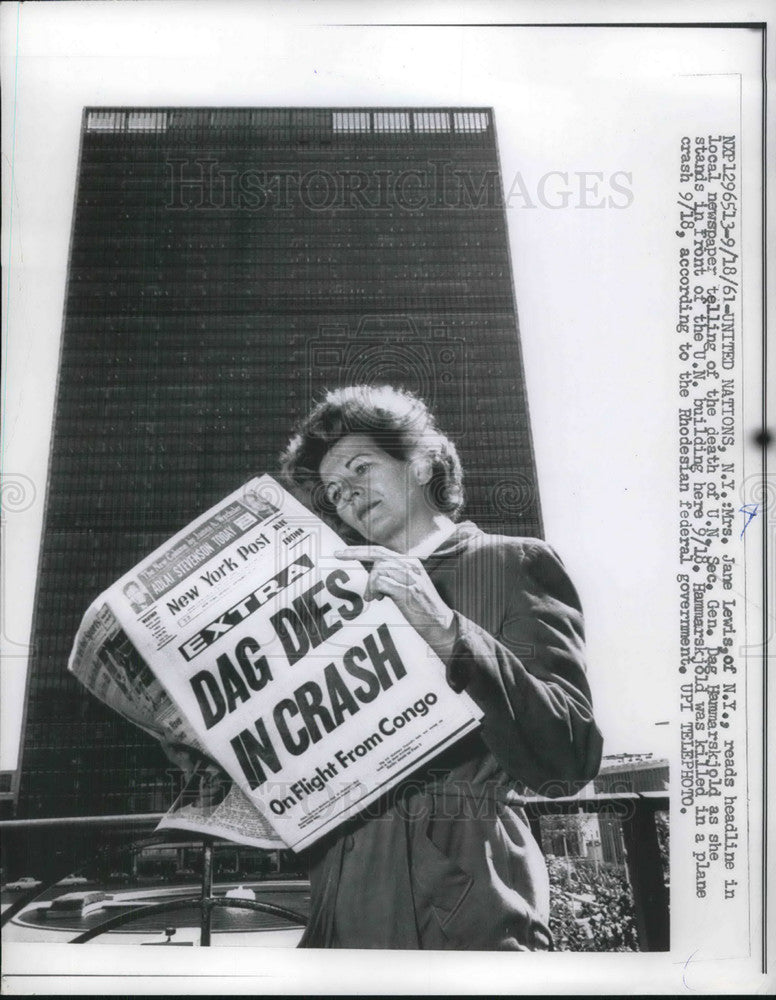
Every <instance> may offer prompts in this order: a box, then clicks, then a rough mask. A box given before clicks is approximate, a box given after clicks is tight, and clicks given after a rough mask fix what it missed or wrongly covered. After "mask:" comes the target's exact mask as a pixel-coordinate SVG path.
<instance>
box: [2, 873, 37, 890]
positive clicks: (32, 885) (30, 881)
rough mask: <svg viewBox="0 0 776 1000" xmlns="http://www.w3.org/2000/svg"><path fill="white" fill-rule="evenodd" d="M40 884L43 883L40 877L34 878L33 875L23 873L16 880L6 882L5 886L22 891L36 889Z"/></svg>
mask: <svg viewBox="0 0 776 1000" xmlns="http://www.w3.org/2000/svg"><path fill="white" fill-rule="evenodd" d="M39 885H43V883H42V882H41V880H40V879H39V878H33V877H32V875H22V877H21V878H17V879H16V880H15V881H14V882H6V884H5V888H6V889H11V890H13V891H14V892H16V891H19V892H21V891H22V890H23V889H36V888H37V887H38V886H39Z"/></svg>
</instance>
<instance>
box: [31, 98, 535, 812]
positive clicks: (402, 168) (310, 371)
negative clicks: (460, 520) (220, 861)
mask: <svg viewBox="0 0 776 1000" xmlns="http://www.w3.org/2000/svg"><path fill="white" fill-rule="evenodd" d="M354 382H372V383H377V382H389V383H391V384H401V385H405V386H406V387H408V388H411V389H414V390H416V391H418V392H420V393H421V394H422V395H423V396H424V397H425V398H426V399H427V401H428V402H429V403H430V404H431V406H432V408H433V409H434V411H435V412H436V413H437V415H438V417H439V421H440V424H441V426H442V427H443V428H444V429H445V430H446V431H447V432H448V433H449V434H450V436H451V437H452V438H453V439H454V440H455V441H456V443H457V445H458V447H459V450H460V453H461V457H462V460H463V464H464V468H465V470H466V485H467V493H468V505H467V509H466V514H467V516H469V517H471V518H472V519H473V520H475V521H477V522H479V523H480V524H481V525H482V526H483V527H485V528H487V529H489V530H496V531H501V532H504V533H508V534H528V535H531V534H534V535H538V534H540V532H541V526H540V519H539V509H538V500H537V494H536V490H535V488H534V486H535V472H534V463H533V457H532V450H531V441H530V433H529V426H528V415H527V409H526V398H525V391H524V387H523V374H522V365H521V359H520V349H519V343H518V331H517V320H516V312H515V303H514V296H513V287H512V275H511V268H510V260H509V250H508V239H507V231H506V218H505V213H504V207H503V200H502V194H501V179H500V173H499V164H498V154H497V145H496V134H495V128H494V122H493V116H492V113H491V112H490V111H489V110H487V109H452V108H451V109H441V108H434V109H414V108H409V109H408V108H396V109H389V108H380V109H362V108H359V109H341V108H338V109H321V108H316V109H309V108H308V109H288V108H278V109H270V108H262V109H225V110H214V109H205V108H203V109H196V108H186V109H174V108H169V109H159V108H154V109H125V108H124V109H122V108H116V109H104V108H101V109H86V111H85V112H84V117H83V126H82V137H81V154H80V168H79V174H78V188H77V193H76V199H75V214H74V221H73V229H72V245H71V256H70V270H69V278H68V284H67V295H66V303H65V324H64V334H63V344H62V354H61V364H60V373H59V387H58V395H57V401H56V413H55V424H54V431H53V441H52V448H51V460H50V476H49V483H48V497H47V505H46V512H45V524H44V534H43V541H42V550H41V557H40V568H39V581H38V590H37V597H36V608H35V615H34V626H33V627H34V635H33V643H34V652H33V655H32V658H31V663H30V672H29V681H28V694H27V703H26V720H25V727H24V734H23V753H22V755H21V761H20V766H21V778H20V794H19V799H18V805H17V815H18V816H19V817H40V816H63V817H64V816H84V815H106V814H116V813H137V812H147V811H154V810H163V809H165V808H166V807H167V806H168V805H169V803H170V801H171V796H172V792H173V790H174V785H175V778H174V775H172V774H170V773H167V770H168V765H167V764H166V761H165V759H164V757H163V755H162V753H161V751H160V750H159V748H158V746H157V745H156V744H155V743H154V742H153V741H152V740H151V739H150V738H148V737H146V735H145V734H144V733H142V732H141V731H140V730H139V729H137V728H135V727H133V726H131V725H129V724H127V723H125V722H123V721H122V720H121V719H120V718H119V717H118V716H116V715H115V714H114V713H113V712H111V711H109V710H107V709H105V708H103V707H102V706H101V705H100V704H99V703H98V702H97V701H96V700H95V699H94V698H92V697H91V696H90V695H88V694H87V693H86V692H85V690H84V689H83V688H82V687H80V685H78V684H77V683H76V682H75V681H74V680H72V678H71V677H70V676H69V675H68V674H67V671H66V663H67V658H68V654H69V651H70V648H71V644H72V641H73V636H74V634H75V631H76V629H77V627H78V624H79V621H80V619H81V616H82V614H83V612H84V610H85V609H86V607H87V606H88V604H89V603H90V602H91V601H92V599H93V598H94V597H95V596H96V595H97V594H98V593H99V592H100V591H101V590H102V589H104V588H105V587H106V586H107V585H109V584H110V583H111V582H112V581H113V580H114V579H115V578H117V577H118V576H119V575H121V574H122V573H124V572H125V571H126V570H127V569H129V568H130V567H131V566H132V565H133V564H134V563H135V562H137V561H138V560H139V559H140V558H141V557H143V556H144V555H146V554H147V553H148V552H149V551H151V550H152V549H153V548H154V547H156V546H157V545H158V544H160V543H161V542H162V541H163V540H164V539H165V538H166V537H167V536H169V535H170V534H172V533H174V532H175V531H177V530H178V529H179V528H180V527H181V526H183V525H184V524H186V523H187V522H188V521H189V520H191V519H192V518H193V517H195V516H196V515H198V514H199V513H201V512H202V511H203V510H205V509H206V508H208V507H209V506H211V505H212V504H213V503H214V502H216V501H217V500H218V499H219V498H220V497H222V496H223V495H225V494H226V493H228V492H230V491H232V490H234V489H235V488H237V487H238V486H239V485H240V484H241V483H243V482H244V481H245V480H246V479H247V478H249V477H250V476H251V475H253V474H256V473H262V472H265V471H268V472H273V471H274V470H275V469H276V468H277V456H278V453H279V451H280V450H281V449H282V447H283V446H284V445H285V443H286V441H287V439H288V437H289V432H290V430H291V427H292V425H293V423H294V422H295V421H296V420H298V419H299V418H300V417H301V416H302V415H303V414H304V413H306V412H307V410H308V409H309V406H310V402H311V399H312V398H313V397H314V395H315V394H316V393H317V392H319V390H321V389H322V388H323V387H327V388H329V387H334V386H336V385H344V384H349V383H354Z"/></svg>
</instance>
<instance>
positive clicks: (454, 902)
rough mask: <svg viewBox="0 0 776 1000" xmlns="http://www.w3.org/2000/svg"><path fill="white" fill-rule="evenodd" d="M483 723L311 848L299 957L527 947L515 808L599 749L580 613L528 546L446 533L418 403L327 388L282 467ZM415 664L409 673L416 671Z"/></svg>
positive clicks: (440, 461) (543, 938) (541, 554)
mask: <svg viewBox="0 0 776 1000" xmlns="http://www.w3.org/2000/svg"><path fill="white" fill-rule="evenodd" d="M282 470H283V474H284V477H285V479H286V481H287V482H288V483H289V484H290V485H293V486H295V488H297V489H302V490H304V491H306V493H307V496H308V502H309V503H311V504H312V505H313V507H314V508H315V509H316V511H317V512H319V513H321V514H322V515H324V516H328V517H329V518H330V519H332V520H333V522H334V523H335V525H336V526H337V527H338V528H339V531H340V534H341V535H342V537H343V538H346V539H348V541H350V542H352V544H349V545H346V546H343V549H342V552H341V553H339V554H340V555H341V556H342V558H343V559H357V560H360V561H361V562H363V563H364V565H365V566H366V567H367V568H368V569H369V583H368V586H367V592H366V595H365V596H366V597H367V599H378V600H379V599H381V598H382V597H384V596H388V597H390V598H392V599H393V600H394V601H395V602H396V604H397V605H398V606H399V608H400V609H401V610H402V612H403V613H404V615H405V617H406V618H407V620H408V621H409V622H410V624H411V625H413V626H414V628H415V629H416V630H417V631H418V632H419V633H420V635H421V636H422V637H423V639H425V641H426V642H427V643H428V645H429V646H430V647H431V648H432V649H433V650H434V651H435V652H436V653H437V654H438V655H439V657H440V658H441V659H442V661H443V662H444V664H445V667H446V675H447V681H448V683H449V684H450V686H451V687H452V688H453V690H455V691H464V690H465V691H466V692H468V694H469V695H470V696H471V697H472V698H473V699H474V701H475V702H476V703H477V705H478V706H479V708H480V709H481V710H482V711H483V713H484V714H483V718H482V724H481V727H480V729H479V730H478V731H477V732H476V733H473V734H470V735H469V736H466V737H464V738H463V739H462V740H461V741H460V742H458V743H456V744H455V745H454V746H453V747H451V748H450V749H448V750H446V751H445V752H444V753H442V754H441V755H440V756H438V757H437V758H436V759H435V760H433V761H432V762H431V764H430V765H428V766H427V767H426V768H425V769H423V770H421V771H416V772H415V773H414V774H413V775H412V777H411V778H410V779H408V780H407V781H405V782H404V784H403V785H400V786H399V788H398V789H394V790H393V791H392V792H391V793H389V794H387V795H386V796H385V797H384V799H382V800H380V801H379V803H378V804H377V806H372V807H370V808H369V809H368V810H366V813H365V814H364V815H362V816H361V817H359V818H358V819H356V820H353V821H350V822H349V823H346V824H345V825H344V826H342V827H340V828H339V829H338V830H337V831H336V833H335V834H332V835H330V836H329V837H327V838H324V839H323V840H322V841H319V842H318V843H317V844H316V845H315V846H314V847H313V848H311V849H310V860H311V873H310V878H311V885H312V899H311V907H312V909H311V918H310V922H309V924H308V927H307V930H306V932H305V935H304V938H303V939H302V942H301V946H302V947H311V948H315V947H341V948H424V949H444V948H448V949H449V948H452V949H500V950H515V951H521V950H542V949H548V948H551V947H552V939H551V935H550V931H549V928H548V916H549V884H548V880H547V873H546V868H545V864H544V859H543V857H542V853H541V850H540V849H539V846H538V845H537V843H536V841H535V840H534V838H533V836H532V834H531V831H530V827H529V825H528V822H527V820H526V817H525V813H524V811H523V808H522V806H521V795H524V794H527V793H531V792H533V793H537V794H540V795H548V796H558V795H564V794H572V793H573V792H574V791H575V790H576V789H578V788H579V787H580V786H581V785H582V784H584V783H585V782H587V781H589V780H591V779H592V778H593V777H594V776H595V774H596V773H597V770H598V767H599V763H600V755H601V742H602V741H601V737H600V734H599V732H598V729H597V728H596V725H595V722H594V720H593V714H592V706H591V699H590V690H589V687H588V683H587V680H586V677H585V668H584V660H583V625H582V612H581V609H580V605H579V600H578V597H577V594H576V592H575V590H574V587H573V585H572V584H571V582H570V581H569V579H568V577H567V575H566V573H565V571H564V569H563V567H562V565H561V563H560V560H559V559H558V557H557V556H556V555H555V553H554V552H553V550H552V549H551V548H550V547H549V546H547V545H546V544H545V543H544V542H542V541H540V540H538V539H535V538H513V537H507V536H496V535H489V534H486V533H485V532H483V531H481V530H480V529H479V528H478V527H477V526H476V525H475V524H473V523H472V522H471V521H463V522H458V521H457V519H458V516H459V512H460V510H461V508H462V506H463V490H462V472H461V466H460V462H459V459H458V456H457V454H456V450H455V447H454V445H453V444H452V443H451V442H450V441H449V440H448V439H447V438H446V437H445V436H444V435H443V434H442V433H441V432H440V431H439V429H438V428H437V426H436V424H435V422H434V419H433V417H432V416H431V414H430V413H429V412H428V410H427V408H426V406H425V404H424V403H422V402H421V401H420V400H419V399H417V398H416V397H415V396H413V395H411V394H409V393H407V392H403V391H399V390H394V389H391V388H389V387H379V388H373V387H368V386H353V387H350V388H347V389H340V390H336V391H333V392H330V393H329V394H328V395H327V396H326V397H325V399H324V400H323V401H322V402H321V403H319V404H318V405H317V406H316V407H315V408H314V409H313V410H312V412H311V413H310V414H309V416H308V417H307V419H306V420H305V421H304V422H303V424H302V426H301V427H300V428H299V431H298V433H297V434H296V435H295V436H294V437H293V438H292V440H291V442H290V443H289V446H288V448H287V449H286V451H285V453H284V455H283V457H282ZM422 668H423V667H422V665H421V664H419V665H418V669H422Z"/></svg>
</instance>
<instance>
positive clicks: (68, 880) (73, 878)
mask: <svg viewBox="0 0 776 1000" xmlns="http://www.w3.org/2000/svg"><path fill="white" fill-rule="evenodd" d="M88 884H89V879H88V878H86V877H85V876H84V875H65V877H64V878H61V879H60V880H59V881H58V882H57V885H88Z"/></svg>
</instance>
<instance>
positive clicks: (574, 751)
mask: <svg viewBox="0 0 776 1000" xmlns="http://www.w3.org/2000/svg"><path fill="white" fill-rule="evenodd" d="M509 541H510V540H508V539H504V540H503V542H504V544H502V545H501V546H499V547H498V550H497V552H496V554H495V555H494V554H493V553H489V554H486V559H485V565H486V566H487V569H485V570H483V569H482V567H481V568H480V580H481V584H482V589H483V590H484V591H485V592H486V593H487V599H488V601H495V602H497V604H500V605H501V608H502V609H503V613H500V612H499V611H498V610H497V611H496V614H497V616H498V617H501V624H500V628H499V630H498V631H497V632H496V634H495V635H491V634H490V633H489V632H488V631H486V630H485V629H484V628H482V627H481V626H480V625H478V624H477V623H476V622H475V621H473V620H472V619H471V618H467V617H465V616H464V615H463V614H460V613H459V612H457V611H456V612H455V619H456V625H457V629H458V637H457V640H456V643H455V646H454V648H453V652H452V656H451V658H450V661H449V663H448V674H447V676H448V681H449V683H450V684H451V686H452V687H453V688H454V689H455V690H463V689H465V690H466V691H467V693H468V694H469V695H471V697H472V698H473V699H474V701H475V702H476V703H477V704H478V706H479V707H480V708H481V709H482V711H483V713H484V716H483V721H482V737H483V739H484V741H485V743H486V744H487V746H488V748H489V749H490V750H491V752H492V753H493V754H494V756H495V757H496V759H497V760H498V761H499V763H500V764H501V766H502V767H503V768H504V769H505V770H506V772H507V773H508V774H509V775H510V776H511V777H513V778H516V779H519V780H520V781H522V782H524V783H525V784H526V785H527V786H528V787H529V788H531V789H533V790H534V791H535V792H536V793H537V794H540V795H546V796H553V797H555V796H560V795H572V794H574V793H575V792H576V791H578V789H579V787H580V786H581V785H583V784H585V783H586V782H587V781H590V780H591V779H592V778H593V777H595V775H596V774H597V773H598V768H599V766H600V762H601V749H602V742H603V741H602V739H601V734H600V732H599V730H598V728H597V726H596V724H595V720H594V718H593V708H592V701H591V696H590V688H589V685H588V682H587V677H586V676H585V665H584V628H583V621H582V609H581V607H580V603H579V598H578V596H577V593H576V590H575V589H574V586H573V584H572V583H571V581H570V580H569V578H568V575H567V574H566V571H565V570H564V568H563V565H562V563H561V561H560V559H559V558H558V556H557V555H556V554H555V552H554V551H553V550H552V549H551V548H550V547H549V546H548V545H546V544H545V543H543V542H539V541H537V542H535V543H531V544H530V546H528V547H526V548H523V547H518V546H516V545H511V546H510V545H509V544H508V543H509ZM492 615H493V608H491V615H490V616H489V617H490V618H491V620H494V619H493V618H492ZM478 617H480V616H479V615H478ZM480 620H482V618H480Z"/></svg>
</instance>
